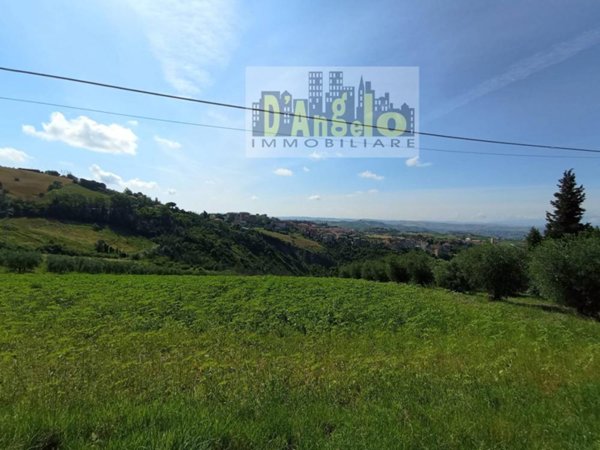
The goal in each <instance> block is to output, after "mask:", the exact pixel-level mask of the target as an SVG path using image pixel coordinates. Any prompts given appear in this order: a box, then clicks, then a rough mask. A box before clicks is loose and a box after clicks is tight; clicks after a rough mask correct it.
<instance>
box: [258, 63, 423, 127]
mask: <svg viewBox="0 0 600 450" xmlns="http://www.w3.org/2000/svg"><path fill="white" fill-rule="evenodd" d="M261 94H262V95H261V98H260V101H258V102H254V103H252V109H253V111H252V134H253V135H254V136H271V137H273V136H303V137H319V136H340V137H342V136H365V137H371V136H374V137H376V136H386V137H389V136H391V134H389V132H387V133H386V131H387V130H393V129H399V130H403V132H400V133H396V134H395V135H398V134H401V135H402V136H403V137H408V136H414V131H415V109H414V108H411V107H410V106H409V105H408V104H406V103H403V104H402V106H401V107H400V108H399V109H398V108H394V103H392V102H390V94H389V92H386V93H385V94H384V95H383V96H381V97H375V90H374V89H372V88H371V82H370V81H363V77H362V76H361V77H360V83H359V85H358V96H356V95H355V87H354V86H344V73H343V72H341V71H332V72H329V91H328V92H326V93H325V98H323V72H309V73H308V99H296V100H294V99H293V97H292V94H290V93H289V92H288V91H283V92H280V91H262V93H261ZM323 101H325V104H323ZM265 110H267V111H279V112H280V114H273V113H267V112H264V111H265ZM302 116H311V117H317V118H318V119H308V120H306V119H304V118H303V117H302ZM400 116H401V117H400ZM265 119H266V121H265ZM328 119H332V120H333V121H334V122H333V123H332V122H328ZM295 120H296V123H294V121H295ZM336 120H337V121H340V122H342V123H340V122H337V123H336V122H335V121H336ZM298 122H300V125H303V126H299V124H298ZM343 122H348V123H350V124H351V125H346V124H344V123H343ZM382 130H383V131H382ZM306 131H308V134H307V133H306Z"/></svg>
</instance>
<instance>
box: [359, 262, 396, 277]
mask: <svg viewBox="0 0 600 450" xmlns="http://www.w3.org/2000/svg"><path fill="white" fill-rule="evenodd" d="M361 278H364V279H365V280H371V281H390V279H389V278H388V276H387V273H386V267H385V263H384V262H383V261H365V262H364V263H363V265H362V270H361Z"/></svg>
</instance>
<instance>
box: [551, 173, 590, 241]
mask: <svg viewBox="0 0 600 450" xmlns="http://www.w3.org/2000/svg"><path fill="white" fill-rule="evenodd" d="M584 200H585V192H584V188H583V186H581V185H580V186H577V181H576V180H575V173H574V172H573V169H569V170H567V171H565V172H564V174H563V177H562V178H561V179H560V180H559V182H558V192H556V193H555V194H554V200H552V201H551V202H550V204H551V205H552V206H553V207H554V211H553V212H546V236H548V237H551V238H560V237H563V236H565V235H569V234H577V233H579V232H581V231H583V230H585V229H586V228H587V225H584V224H582V223H581V219H582V217H583V213H584V212H585V209H583V208H582V207H581V204H582V203H583V201H584Z"/></svg>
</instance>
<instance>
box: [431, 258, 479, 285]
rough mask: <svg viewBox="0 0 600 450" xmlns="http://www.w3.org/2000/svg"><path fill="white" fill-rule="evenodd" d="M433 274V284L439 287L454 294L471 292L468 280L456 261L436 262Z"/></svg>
mask: <svg viewBox="0 0 600 450" xmlns="http://www.w3.org/2000/svg"><path fill="white" fill-rule="evenodd" d="M433 274H434V277H435V284H436V285H437V286H439V287H442V288H445V289H449V290H451V291H455V292H467V291H469V290H471V287H470V286H469V280H468V279H467V276H466V275H465V273H464V272H463V271H462V269H461V268H460V266H459V264H458V262H457V261H454V260H452V261H441V260H440V261H438V263H437V264H436V265H435V267H434V270H433Z"/></svg>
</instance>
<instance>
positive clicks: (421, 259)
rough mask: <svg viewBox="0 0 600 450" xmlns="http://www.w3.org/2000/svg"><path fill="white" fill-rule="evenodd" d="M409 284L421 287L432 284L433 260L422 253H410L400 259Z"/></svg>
mask: <svg viewBox="0 0 600 450" xmlns="http://www.w3.org/2000/svg"><path fill="white" fill-rule="evenodd" d="M400 260H401V263H402V265H404V267H406V271H407V273H408V277H409V280H410V282H411V283H414V284H421V285H423V286H425V285H428V284H431V283H433V280H434V278H433V261H434V259H433V258H432V257H431V256H429V255H427V254H426V253H424V252H420V251H412V252H409V253H406V254H405V255H402V256H401V257H400Z"/></svg>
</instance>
